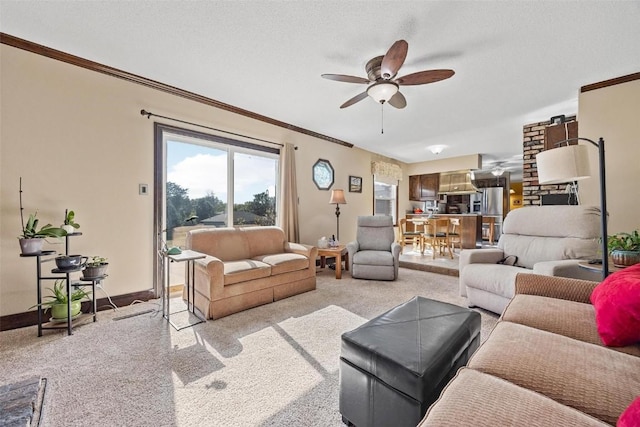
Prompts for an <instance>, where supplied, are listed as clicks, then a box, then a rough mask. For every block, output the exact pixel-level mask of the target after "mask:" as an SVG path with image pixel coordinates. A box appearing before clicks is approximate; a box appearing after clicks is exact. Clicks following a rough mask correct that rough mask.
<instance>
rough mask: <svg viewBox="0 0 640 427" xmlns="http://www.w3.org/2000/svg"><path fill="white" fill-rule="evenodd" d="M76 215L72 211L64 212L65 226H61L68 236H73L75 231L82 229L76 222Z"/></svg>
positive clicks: (66, 210)
mask: <svg viewBox="0 0 640 427" xmlns="http://www.w3.org/2000/svg"><path fill="white" fill-rule="evenodd" d="M75 217H76V213H75V212H74V211H70V210H68V209H65V211H64V224H62V225H61V226H60V228H62V229H63V230H64V231H66V232H67V234H73V233H75V231H76V230H77V229H78V228H80V224H78V223H77V222H75V220H74V219H75Z"/></svg>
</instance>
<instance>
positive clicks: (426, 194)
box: [409, 173, 440, 202]
mask: <svg viewBox="0 0 640 427" xmlns="http://www.w3.org/2000/svg"><path fill="white" fill-rule="evenodd" d="M439 185H440V174H437V173H430V174H425V175H411V176H410V177H409V200H413V201H421V202H423V201H425V200H436V199H437V198H438V187H439Z"/></svg>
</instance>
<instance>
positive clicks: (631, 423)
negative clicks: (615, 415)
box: [616, 396, 640, 427]
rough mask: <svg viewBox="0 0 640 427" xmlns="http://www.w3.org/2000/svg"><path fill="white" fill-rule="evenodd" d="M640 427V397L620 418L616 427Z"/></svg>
mask: <svg viewBox="0 0 640 427" xmlns="http://www.w3.org/2000/svg"><path fill="white" fill-rule="evenodd" d="M638 426H640V396H638V398H637V399H636V400H634V401H633V402H631V405H629V407H628V408H627V409H625V411H624V412H623V413H622V415H621V416H620V419H619V420H618V424H616V427H638Z"/></svg>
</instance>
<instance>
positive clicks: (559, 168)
mask: <svg viewBox="0 0 640 427" xmlns="http://www.w3.org/2000/svg"><path fill="white" fill-rule="evenodd" d="M573 141H576V142H577V141H586V142H589V143H591V144H593V145H595V146H596V147H598V154H599V159H598V163H599V168H600V221H601V228H602V278H603V279H605V278H606V277H607V276H608V275H609V254H608V251H607V186H606V181H605V179H606V176H605V162H604V139H602V138H600V139H598V142H595V141H592V140H590V139H587V138H569V139H565V140H562V141H559V142H557V143H556V144H555V146H556V147H558V146H559V145H561V144H567V145H565V146H563V147H558V148H553V149H551V150H547V151H542V152H540V153H538V154H537V155H536V163H537V165H538V182H539V183H540V184H542V185H544V184H559V183H564V182H569V181H580V180H582V179H585V178H590V171H589V159H588V155H587V146H586V145H579V144H575V145H569V143H570V142H573Z"/></svg>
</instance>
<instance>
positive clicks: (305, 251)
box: [284, 242, 318, 272]
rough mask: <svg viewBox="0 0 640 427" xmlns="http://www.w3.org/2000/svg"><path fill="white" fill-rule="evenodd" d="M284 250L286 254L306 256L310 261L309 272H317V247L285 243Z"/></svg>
mask: <svg viewBox="0 0 640 427" xmlns="http://www.w3.org/2000/svg"><path fill="white" fill-rule="evenodd" d="M284 250H285V252H289V253H294V254H298V255H302V256H306V257H307V258H308V259H309V270H313V271H314V272H315V271H316V258H318V248H317V247H316V246H311V245H305V244H302V243H293V242H285V244H284Z"/></svg>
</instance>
